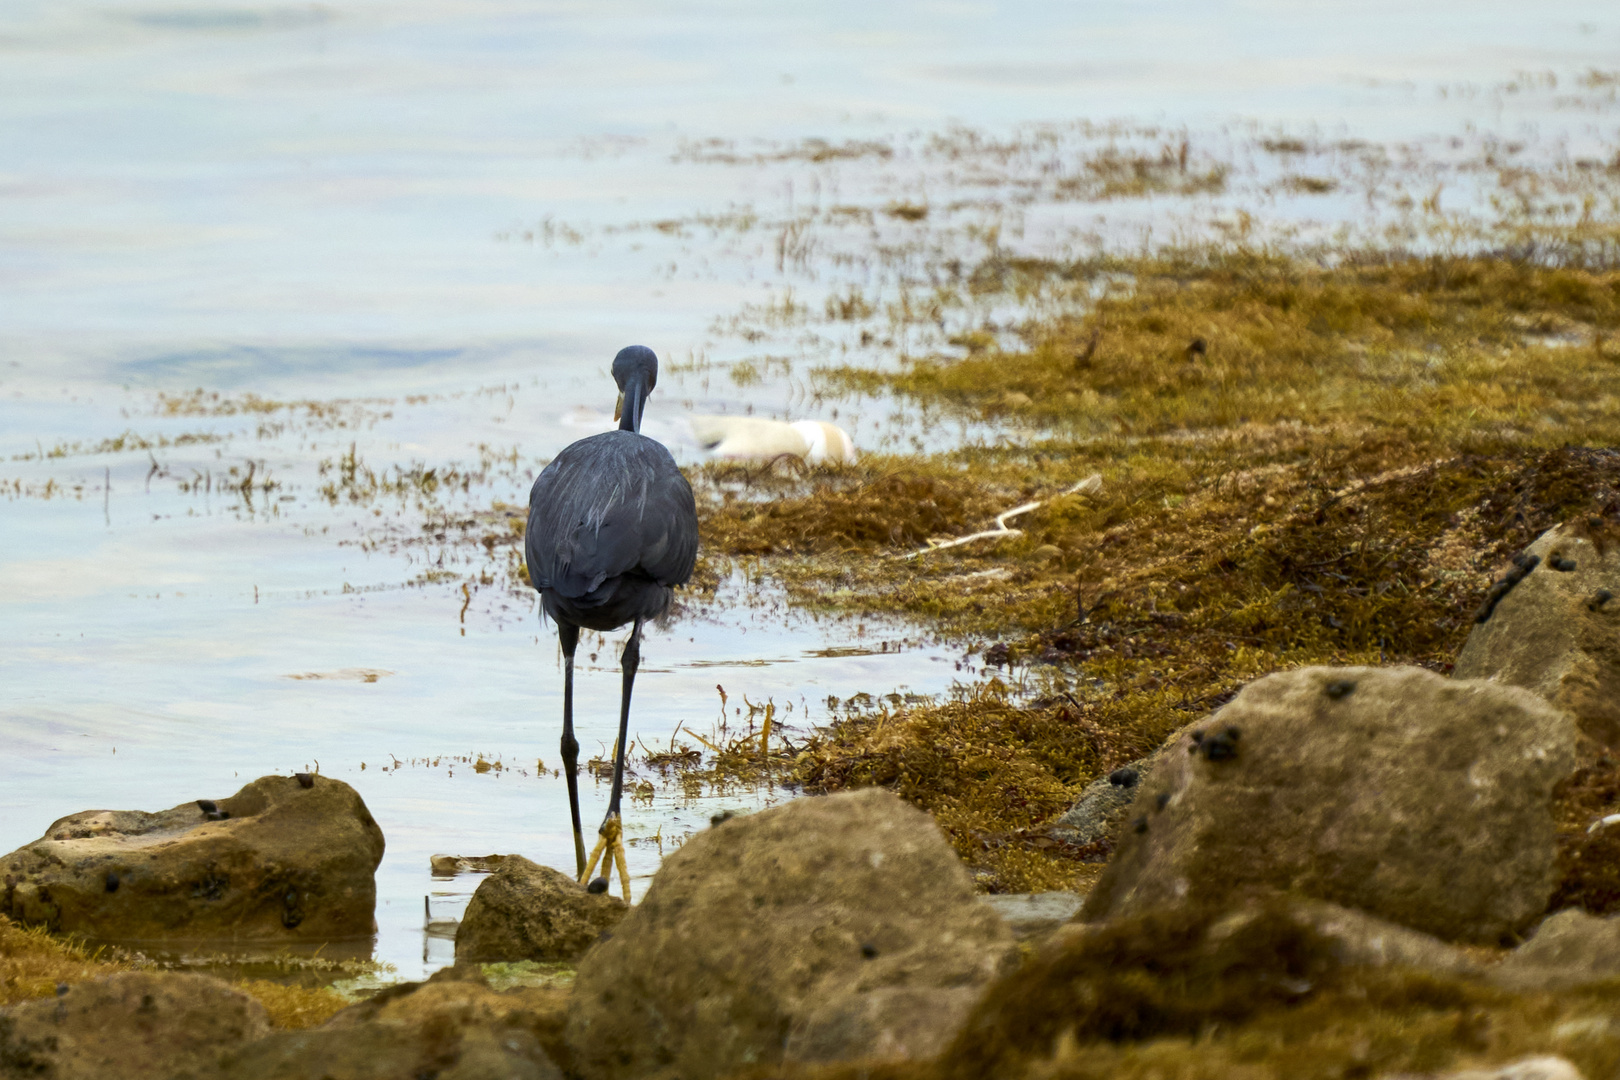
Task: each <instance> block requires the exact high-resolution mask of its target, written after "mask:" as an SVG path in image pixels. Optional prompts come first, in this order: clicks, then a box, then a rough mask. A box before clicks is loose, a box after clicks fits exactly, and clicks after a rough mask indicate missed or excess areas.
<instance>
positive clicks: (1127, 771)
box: [1108, 766, 1141, 788]
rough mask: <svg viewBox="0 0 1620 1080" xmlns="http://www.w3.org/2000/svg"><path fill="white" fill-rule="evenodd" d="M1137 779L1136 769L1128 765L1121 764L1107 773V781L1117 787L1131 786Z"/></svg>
mask: <svg viewBox="0 0 1620 1080" xmlns="http://www.w3.org/2000/svg"><path fill="white" fill-rule="evenodd" d="M1139 779H1141V777H1140V776H1138V774H1137V772H1136V770H1135V769H1132V768H1130V767H1129V766H1121V767H1120V768H1117V769H1115V770H1114V771H1113V772H1111V773H1109V774H1108V782H1109V783H1110V784H1113V785H1114V786H1115V787H1117V788H1133V787H1135V786H1136V781H1137V780H1139Z"/></svg>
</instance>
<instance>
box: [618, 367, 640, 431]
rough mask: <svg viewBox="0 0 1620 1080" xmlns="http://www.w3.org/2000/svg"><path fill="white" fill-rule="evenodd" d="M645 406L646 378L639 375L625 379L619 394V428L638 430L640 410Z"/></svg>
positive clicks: (622, 429) (621, 429)
mask: <svg viewBox="0 0 1620 1080" xmlns="http://www.w3.org/2000/svg"><path fill="white" fill-rule="evenodd" d="M646 407H647V382H646V380H645V379H643V378H641V377H639V376H634V377H632V378H629V379H627V380H625V384H624V391H623V392H622V393H621V394H620V395H619V409H618V415H619V430H620V431H640V430H641V412H642V410H643V409H645V408H646Z"/></svg>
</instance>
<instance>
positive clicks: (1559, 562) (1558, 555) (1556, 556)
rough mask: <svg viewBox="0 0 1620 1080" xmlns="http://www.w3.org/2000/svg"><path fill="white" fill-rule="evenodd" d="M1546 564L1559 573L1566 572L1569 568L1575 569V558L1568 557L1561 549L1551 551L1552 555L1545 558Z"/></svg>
mask: <svg viewBox="0 0 1620 1080" xmlns="http://www.w3.org/2000/svg"><path fill="white" fill-rule="evenodd" d="M1547 565H1548V566H1550V567H1552V568H1553V569H1554V570H1557V571H1558V572H1559V573H1561V574H1567V573H1569V572H1570V571H1571V570H1573V569H1575V560H1574V559H1571V558H1569V557H1568V556H1567V555H1565V554H1564V553H1563V552H1561V551H1555V552H1553V554H1552V557H1551V558H1550V559H1548V560H1547Z"/></svg>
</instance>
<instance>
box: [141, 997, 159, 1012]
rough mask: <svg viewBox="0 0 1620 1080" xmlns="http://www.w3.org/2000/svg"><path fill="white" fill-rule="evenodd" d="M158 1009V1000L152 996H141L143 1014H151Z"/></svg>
mask: <svg viewBox="0 0 1620 1080" xmlns="http://www.w3.org/2000/svg"><path fill="white" fill-rule="evenodd" d="M156 1007H157V998H155V997H153V996H152V995H151V994H142V995H141V1012H151V1011H152V1010H153V1009H155V1008H156Z"/></svg>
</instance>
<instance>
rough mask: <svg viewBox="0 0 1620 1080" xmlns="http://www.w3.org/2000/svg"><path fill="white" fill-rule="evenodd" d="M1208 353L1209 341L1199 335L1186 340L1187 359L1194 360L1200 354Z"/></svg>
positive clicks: (1205, 354)
mask: <svg viewBox="0 0 1620 1080" xmlns="http://www.w3.org/2000/svg"><path fill="white" fill-rule="evenodd" d="M1207 355H1209V342H1207V341H1205V340H1204V339H1203V338H1201V337H1195V338H1193V339H1192V340H1191V341H1189V342H1187V359H1188V360H1196V359H1197V358H1198V357H1200V356H1207Z"/></svg>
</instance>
